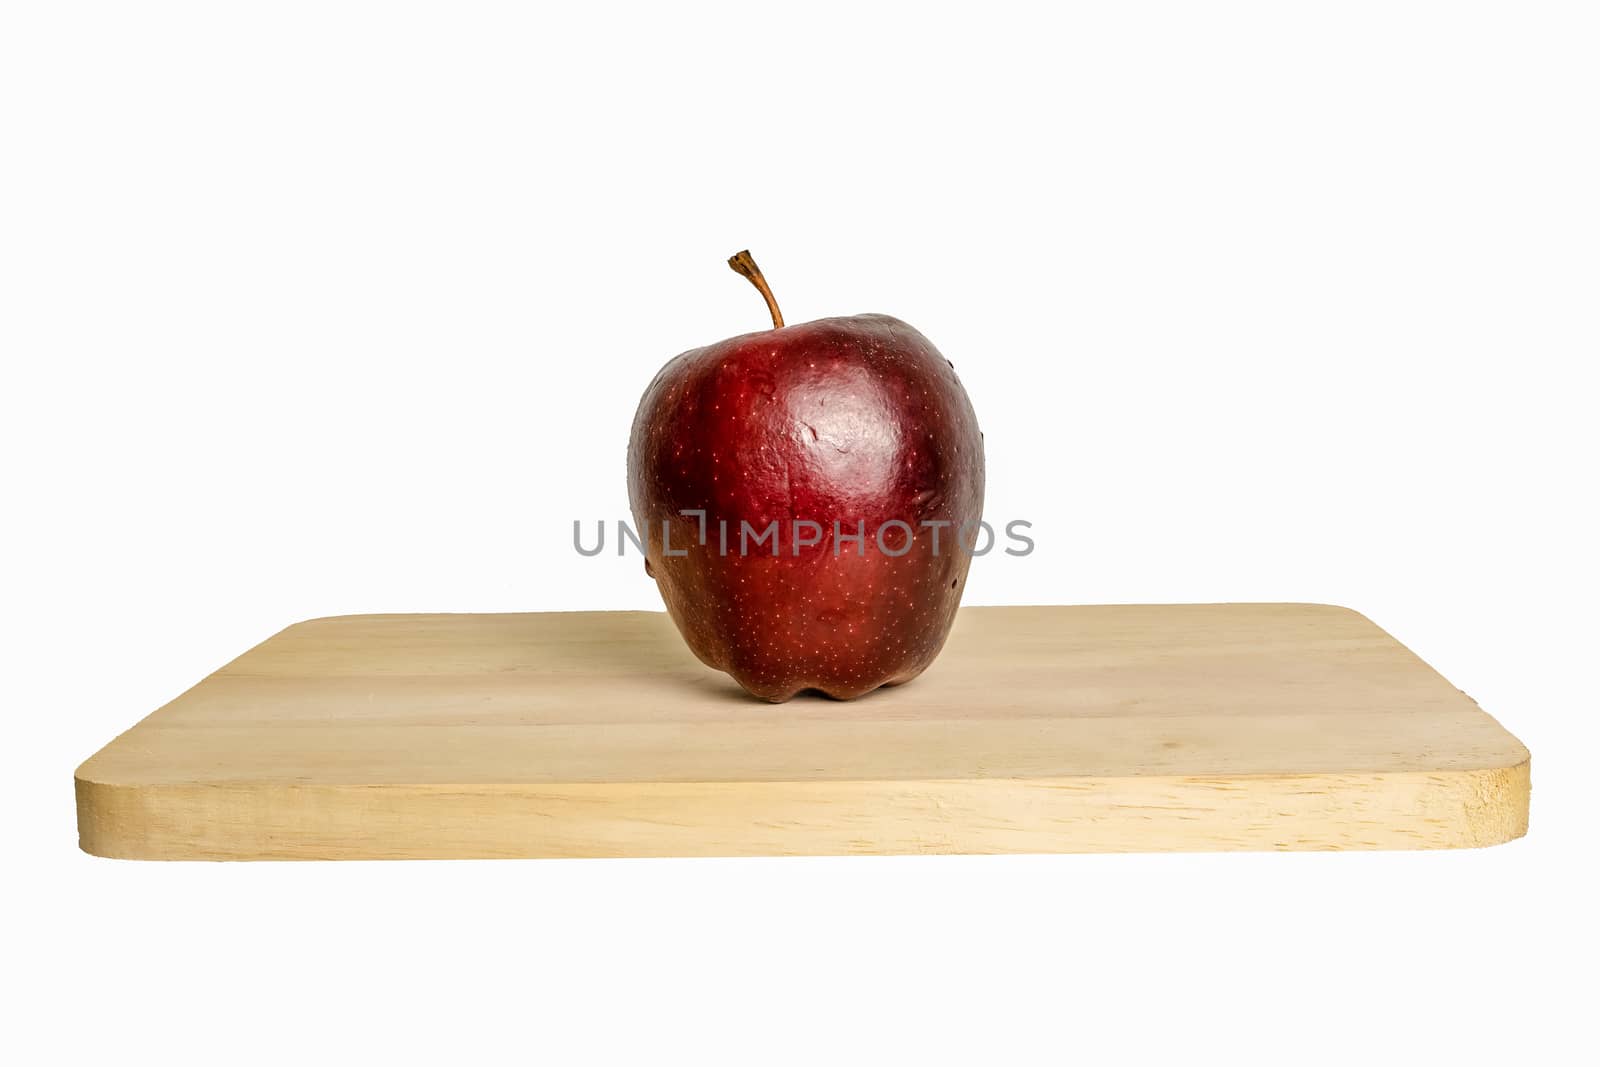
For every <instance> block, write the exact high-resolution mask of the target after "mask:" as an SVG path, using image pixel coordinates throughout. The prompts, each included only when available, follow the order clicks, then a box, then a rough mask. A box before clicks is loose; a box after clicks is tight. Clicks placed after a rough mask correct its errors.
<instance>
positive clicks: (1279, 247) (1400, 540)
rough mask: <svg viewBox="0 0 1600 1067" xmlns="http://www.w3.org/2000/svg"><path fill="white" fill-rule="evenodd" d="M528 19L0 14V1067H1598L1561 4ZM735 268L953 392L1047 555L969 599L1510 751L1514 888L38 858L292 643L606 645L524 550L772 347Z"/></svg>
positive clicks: (1490, 867)
mask: <svg viewBox="0 0 1600 1067" xmlns="http://www.w3.org/2000/svg"><path fill="white" fill-rule="evenodd" d="M563 6H564V7H565V8H567V10H563V11H541V10H538V6H537V5H531V4H517V5H513V4H508V5H480V4H460V3H456V4H437V5H422V4H406V3H401V4H396V3H389V4H371V5H362V4H349V3H330V2H328V0H319V2H316V3H289V2H282V0H280V2H275V3H271V4H259V5H240V4H213V3H195V4H168V3H143V4H104V5H96V4H80V3H48V4H47V3H40V4H31V3H21V4H10V5H7V6H6V8H5V9H4V12H5V13H4V15H3V16H0V122H3V126H0V153H3V166H0V193H3V195H0V227H3V228H0V357H3V359H4V371H5V373H4V382H5V384H4V387H3V388H0V405H3V412H0V434H3V437H4V440H3V445H4V457H5V459H4V464H5V466H4V477H5V497H4V499H5V508H4V510H5V518H4V526H3V529H0V536H3V538H4V559H5V563H4V566H5V572H4V574H5V579H4V606H5V609H6V610H5V611H4V613H3V616H0V626H4V628H5V633H4V641H3V647H4V648H5V650H6V665H5V671H4V690H5V692H4V711H5V714H6V718H5V726H6V731H7V732H6V733H5V735H4V740H3V745H4V752H5V753H6V756H7V758H6V760H5V775H4V778H3V788H4V789H5V797H4V811H5V815H6V824H5V839H6V847H5V850H4V854H5V857H6V859H7V860H8V861H10V862H9V863H8V864H7V866H8V867H9V871H8V874H7V876H6V886H7V888H6V895H7V896H8V897H9V898H10V902H9V904H8V905H7V907H6V913H7V917H8V922H7V933H6V935H5V944H4V947H3V948H0V959H3V961H4V962H3V967H4V974H5V980H6V982H7V984H8V985H9V986H10V987H11V988H10V991H9V992H8V993H7V995H6V1001H7V1014H8V1015H10V1016H11V1021H10V1022H9V1023H8V1024H7V1027H6V1029H5V1030H4V1031H3V1032H0V1042H3V1043H5V1044H8V1045H13V1046H18V1047H19V1048H22V1049H24V1050H25V1054H24V1056H23V1057H22V1058H21V1059H18V1058H16V1057H15V1056H9V1057H7V1058H8V1059H11V1060H12V1061H13V1062H30V1063H32V1062H66V1061H67V1060H69V1059H71V1060H79V1061H87V1058H88V1057H90V1056H92V1055H94V1056H99V1057H101V1058H102V1059H103V1060H104V1061H106V1062H109V1060H110V1058H111V1057H122V1056H126V1057H130V1058H131V1060H130V1061H137V1060H139V1059H142V1058H151V1059H158V1060H160V1061H162V1062H169V1063H203V1062H224V1060H219V1059H218V1057H226V1060H231V1061H232V1062H258V1061H259V1062H268V1061H276V1062H283V1061H285V1060H288V1061H290V1062H310V1063H316V1062H333V1061H336V1060H340V1059H344V1058H345V1057H360V1059H359V1062H405V1061H410V1060H424V1059H432V1060H433V1061H434V1062H440V1061H443V1060H444V1058H445V1057H449V1062H483V1061H494V1062H499V1061H510V1060H518V1061H525V1060H528V1059H530V1058H532V1057H535V1056H538V1057H543V1059H544V1061H545V1062H551V1063H575V1062H623V1063H647V1062H667V1061H672V1060H674V1059H677V1058H680V1057H686V1058H688V1059H690V1060H692V1061H695V1062H718V1061H720V1062H738V1063H767V1062H783V1061H786V1060H790V1059H795V1060H802V1059H805V1060H810V1061H812V1062H818V1061H820V1062H829V1061H836V1060H844V1061H856V1060H861V1061H875V1062H885V1063H893V1062H929V1061H941V1060H946V1059H949V1060H952V1061H961V1062H994V1061H997V1059H998V1058H1000V1057H1005V1058H1014V1059H1017V1060H1024V1059H1026V1060H1035V1059H1039V1060H1043V1059H1047V1058H1048V1059H1057V1060H1059V1059H1062V1058H1065V1057H1070V1058H1071V1059H1072V1060H1073V1061H1074V1062H1080V1063H1100V1062H1113V1063H1114V1062H1128V1061H1130V1060H1132V1061H1139V1060H1146V1061H1149V1060H1152V1059H1154V1058H1156V1057H1158V1056H1159V1057H1167V1058H1169V1059H1172V1060H1174V1061H1176V1060H1177V1059H1178V1058H1180V1057H1181V1059H1182V1061H1183V1062H1190V1061H1195V1060H1198V1061H1201V1062H1204V1061H1206V1060H1207V1059H1210V1058H1221V1059H1226V1060H1229V1061H1233V1062H1251V1061H1263V1062H1283V1061H1284V1060H1289V1061H1300V1062H1317V1061H1319V1060H1322V1059H1325V1058H1326V1059H1330V1060H1334V1061H1337V1060H1340V1059H1343V1060H1345V1061H1346V1062H1348V1061H1349V1060H1350V1059H1351V1058H1354V1057H1362V1058H1363V1059H1365V1060H1366V1061H1368V1062H1397V1061H1399V1060H1402V1059H1411V1060H1413V1061H1417V1062H1422V1061H1423V1060H1424V1058H1426V1060H1427V1061H1434V1060H1438V1061H1453V1062H1457V1063H1460V1062H1480V1061H1481V1062H1506V1061H1508V1060H1512V1061H1518V1062H1556V1061H1557V1060H1560V1059H1568V1060H1569V1061H1570V1057H1571V1056H1573V1055H1574V1054H1575V1050H1576V1048H1577V1047H1579V1046H1580V1045H1581V1044H1583V1043H1587V1044H1588V1045H1589V1046H1590V1047H1591V1048H1592V1046H1593V1043H1594V1032H1593V1029H1592V1026H1593V1024H1592V1023H1589V1022H1584V1021H1581V1020H1580V1018H1579V1012H1580V1011H1587V1010H1589V1009H1592V1007H1593V1000H1594V992H1595V972H1594V966H1595V964H1594V959H1595V951H1596V949H1597V947H1600V946H1597V944H1596V938H1595V927H1594V920H1593V914H1594V913H1593V908H1592V895H1593V892H1594V883H1593V881H1592V879H1591V878H1590V876H1589V863H1590V861H1591V850H1592V848H1593V845H1594V816H1595V814H1596V812H1595V804H1594V801H1593V796H1594V791H1595V788H1596V787H1595V778H1596V766H1595V763H1594V760H1595V749H1594V748H1593V746H1594V744H1595V742H1596V740H1597V737H1596V730H1595V725H1594V723H1595V717H1596V715H1597V712H1600V708H1597V707H1596V704H1597V701H1596V697H1595V683H1594V662H1595V653H1594V650H1595V647H1596V639H1597V637H1600V634H1597V625H1596V615H1595V604H1596V599H1595V598H1596V594H1597V593H1600V588H1597V581H1596V568H1595V562H1594V561H1595V556H1594V548H1595V544H1596V538H1597V533H1600V531H1597V529H1596V522H1595V514H1594V502H1595V481H1596V478H1595V461H1596V458H1597V451H1600V450H1597V441H1596V432H1595V405H1596V400H1595V390H1594V374H1593V370H1594V367H1595V361H1596V357H1597V355H1600V344H1597V335H1600V329H1597V316H1596V299H1595V297H1596V292H1597V291H1600V290H1597V284H1600V256H1597V249H1600V209H1597V205H1600V195H1597V191H1600V165H1597V152H1596V131H1597V128H1600V127H1597V117H1600V116H1597V111H1600V108H1597V106H1596V105H1597V101H1600V77H1597V73H1596V72H1597V69H1600V64H1597V63H1596V55H1597V54H1600V35H1597V33H1596V23H1595V16H1594V11H1593V8H1592V7H1586V6H1585V5H1581V4H1573V5H1559V4H1539V3H1532V4H1492V5H1491V4H1476V3H1466V4H1463V3H1450V4H1415V3H1393V2H1390V3H1380V4H1366V3H1351V2H1345V3H1338V4H1325V5H1315V6H1311V5H1295V4H1282V3H1263V4H1232V3H1205V4H1183V5H1171V6H1167V5H1150V4H1143V3H1117V4H1106V5H1094V6H1093V7H1088V6H1085V7H1079V6H1062V5H1040V6H1038V7H1028V6H1017V5H1010V4H997V3H985V4H963V5H954V6H951V7H949V8H941V7H939V6H938V5H932V4H926V3H923V4H906V5H872V4H860V3H854V4H843V5H837V6H835V5H829V4H816V3H812V4H791V5H759V4H752V3H742V4H727V5H689V6H685V5H679V4H661V5H650V6H639V7H628V6H625V5H614V4H606V5H592V6H585V5H577V4H572V5H563ZM744 247H749V248H751V249H752V250H753V251H754V252H755V255H756V257H757V258H758V259H759V261H760V262H761V264H762V265H763V266H764V267H765V268H766V271H767V274H768V277H769V278H770V280H771V281H772V284H773V286H774V287H775V289H776V290H777V293H778V296H779V299H780V300H781V302H782V304H783V307H784V309H785V311H786V313H787V314H788V317H789V319H790V321H802V320H805V319H808V318H814V317H819V316H823V315H832V314H846V313H852V312H857V311H868V310H872V311H883V312H887V313H890V314H894V315H897V316H900V317H901V318H904V319H906V320H907V321H909V322H911V323H913V324H914V325H916V326H917V327H919V328H920V329H921V330H922V331H923V332H924V333H926V334H927V335H928V336H929V337H931V338H932V339H933V340H934V342H935V343H936V344H938V345H939V346H940V347H941V348H942V349H943V351H944V352H945V354H946V355H948V356H949V357H950V358H952V359H953V360H954V361H955V363H956V366H957V368H958V369H959V371H960V373H961V375H962V378H963V380H964V382H965V384H966V386H967V388H968V390H969V392H970V394H971V396H972V399H973V402H974V404H975V406H976V408H977V411H978V414H979V417H980V421H981V423H982V425H983V427H984V429H985V432H986V435H987V446H988V463H989V498H988V507H987V511H988V514H989V515H990V517H991V518H995V517H999V518H1002V519H1006V518H1014V517H1025V518H1028V519H1030V520H1032V521H1033V522H1034V523H1035V531H1034V533H1035V535H1036V539H1037V541H1038V545H1039V548H1038V551H1037V552H1036V553H1035V554H1034V555H1032V556H1031V557H1028V558H1025V559H1014V558H1011V557H1006V556H1003V555H999V554H996V555H993V556H990V557H989V558H987V559H985V560H982V561H979V562H978V563H977V564H976V565H975V567H974V570H973V573H972V578H971V583H970V586H969V590H968V594H967V599H968V601H969V602H972V603H980V604H981V603H1029V602H1032V603H1053V602H1060V603H1090V602H1119V601H1121V602H1140V601H1146V602H1166V601H1217V600H1230V601H1234V600H1272V601H1276V600H1292V601H1322V602H1333V603H1342V604H1348V605H1350V606H1352V607H1356V608H1358V609H1359V610H1361V611H1363V612H1364V613H1366V614H1367V615H1369V616H1370V617H1371V618H1373V619H1374V620H1376V621H1377V622H1378V623H1379V624H1380V625H1382V626H1384V627H1385V628H1387V629H1388V630H1390V631H1391V632H1392V633H1394V634H1395V635H1396V636H1398V637H1399V638H1401V639H1402V640H1403V641H1405V642H1407V643H1408V644H1409V645H1410V646H1411V647H1412V648H1414V649H1415V650H1416V651H1417V652H1418V653H1420V654H1421V655H1422V656H1423V657H1424V658H1425V659H1427V660H1428V661H1429V662H1431V663H1432V664H1433V665H1434V666H1436V667H1437V668H1439V669H1440V670H1441V671H1442V672H1443V673H1444V674H1445V675H1446V676H1447V677H1448V678H1450V679H1451V680H1452V681H1453V682H1455V683H1456V684H1458V685H1459V686H1461V687H1462V688H1463V689H1465V690H1466V691H1467V692H1468V693H1470V694H1472V696H1474V697H1475V698H1477V699H1478V700H1479V701H1480V702H1481V703H1482V704H1483V705H1484V707H1485V708H1487V709H1489V710H1490V711H1491V712H1493V713H1494V714H1496V715H1497V716H1498V717H1499V718H1500V719H1501V721H1503V722H1504V723H1505V724H1506V725H1507V726H1508V727H1509V728H1511V729H1512V730H1513V731H1514V732H1515V733H1517V734H1518V735H1519V736H1520V737H1521V738H1522V739H1523V740H1524V741H1525V742H1526V743H1527V744H1528V745H1529V747H1530V748H1531V749H1532V750H1533V753H1534V779H1535V792H1534V804H1533V821H1532V830H1531V832H1530V834H1529V835H1528V837H1527V838H1526V839H1524V840H1522V841H1518V842H1515V843H1513V844H1510V845H1506V846H1503V847H1499V848H1494V849H1489V850H1483V851H1475V852H1461V853H1439V854H1348V855H1338V854H1331V855H1209V856H1207V855H1201V856H1125V857H1011V858H975V857H950V858H890V859H837V860H829V859H817V860H779V859H772V860H727V861H718V860H697V861H682V862H678V861H597V862H579V861H570V862H501V863H453V864H446V863H414V864H358V863H352V864H306V865H271V864H256V865H206V864H136V863H117V862H109V861H103V860H96V859H92V858H90V857H88V856H85V855H82V854H80V853H78V852H77V851H76V849H75V826H74V814H73V806H72V789H71V780H72V771H73V768H74V767H75V766H76V764H77V763H78V762H80V761H81V760H82V759H84V758H85V757H87V756H88V755H90V754H91V753H92V752H93V751H94V750H95V749H96V748H98V747H99V746H100V745H101V744H103V743H105V742H106V741H108V740H109V739H110V738H111V737H113V736H114V735H115V734H116V733H117V732H119V731H120V730H122V729H124V728H126V727H127V726H128V725H130V724H131V723H132V722H134V721H135V720H136V719H138V718H139V717H141V716H142V715H144V714H146V713H147V712H149V711H151V710H152V709H154V708H156V707H157V706H159V705H160V704H162V703H163V702H165V701H166V700H168V699H170V698H172V697H173V696H175V695H176V694H177V693H179V692H180V691H182V690H183V689H185V688H186V687H188V686H189V685H190V684H192V683H193V682H194V681H196V680H197V679H199V678H200V677H201V676H202V675H203V674H205V673H206V672H208V671H210V670H212V669H214V668H216V667H217V666H219V665H220V664H222V663H223V662H225V661H226V660H228V659H230V658H231V657H232V656H234V655H236V654H237V653H239V652H241V651H242V650H244V649H245V648H246V647H248V646H249V645H251V644H253V643H255V642H257V641H259V640H261V639H263V638H265V637H266V636H268V635H269V634H271V633H273V632H274V631H276V630H278V629H280V628H282V627H283V626H285V625H287V624H289V623H292V622H294V621H296V620H298V619H302V618H306V617H311V616H321V615H329V614H338V613H346V612H378V611H442V610H448V611H485V610H540V609H573V608H624V607H656V606H658V599H657V596H656V593H655V591H654V588H653V586H652V584H651V583H650V582H649V581H648V580H647V579H646V578H645V576H644V574H643V571H642V566H641V564H640V562H639V560H638V558H637V557H636V556H634V557H630V558H629V559H627V560H624V561H618V560H616V559H615V558H614V557H611V556H604V557H600V558H597V559H580V558H578V557H577V556H576V555H575V554H574V553H573V551H572V549H571V547H570V537H571V528H570V523H571V520H572V519H573V518H575V517H579V516H582V517H584V518H586V519H594V518H599V517H602V516H604V517H611V518H619V517H622V516H623V515H624V514H625V513H626V506H627V505H626V496H625V489H624V484H623V454H624V445H625V442H626V438H627V432H628V425H629V421H630V419H631V417H632V413H633V409H634V405H635V404H636V403H637V400H638V397H639V394H640V393H641V392H642V390H643V388H644V386H645V384H646V383H647V382H648V381H649V379H650V377H651V375H652V374H653V373H654V372H655V370H656V369H657V367H659V366H660V364H661V363H663V362H664V361H665V360H666V359H667V358H669V357H670V356H672V355H673V354H675V353H677V352H679V351H680V350H683V349H686V348H690V347H694V346H697V345H700V344H704V343H708V342H710V341H714V340H717V339H719V338H721V337H724V336H727V335H729V334H733V333H739V332H744V331H747V330H752V329H758V328H760V327H761V326H762V325H763V322H764V315H765V313H764V311H763V309H762V306H761V303H760V300H759V298H758V297H757V296H756V294H755V293H754V292H752V291H751V290H750V288H749V286H747V285H746V284H745V283H744V282H742V281H740V280H739V279H738V278H737V277H735V276H734V275H733V274H732V273H731V272H729V270H728V269H727V267H726V266H725V265H724V262H723V261H724V259H725V258H726V257H727V256H728V255H729V254H730V253H732V252H734V251H736V250H738V249H740V248H744ZM1563 1048H1568V1049H1569V1051H1568V1052H1567V1053H1565V1054H1563V1053H1562V1051H1561V1050H1562V1049H1563ZM1530 1056H1531V1057H1532V1059H1531V1060H1530V1059H1527V1057H1530ZM344 1061H345V1062H352V1060H349V1059H344ZM118 1062H124V1061H123V1060H118Z"/></svg>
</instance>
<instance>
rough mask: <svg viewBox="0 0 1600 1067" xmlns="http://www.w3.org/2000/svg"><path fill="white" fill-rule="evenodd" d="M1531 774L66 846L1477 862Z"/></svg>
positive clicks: (673, 793) (104, 803)
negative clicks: (1356, 857) (1454, 854)
mask: <svg viewBox="0 0 1600 1067" xmlns="http://www.w3.org/2000/svg"><path fill="white" fill-rule="evenodd" d="M1530 767H1531V760H1528V759H1524V760H1523V761H1522V762H1520V763H1517V764H1514V765H1509V766H1501V767H1485V768H1481V769H1471V770H1452V771H1406V772H1372V773H1357V774H1333V773H1328V774H1299V775H1256V776H1214V777H1199V776H1188V777H1171V778H1163V777H1138V778H1081V779H1077V778H1074V779H962V780H940V781H835V782H828V781H811V782H709V783H607V784H589V783H583V784H572V785H533V786H530V785H510V784H507V785H478V786H413V785H303V784H296V783H291V782H282V783H244V782H241V783H212V784H172V785H119V784H113V783H103V782H97V781H94V780H92V779H90V778H88V777H85V776H83V775H82V774H81V773H80V775H79V776H78V777H77V778H76V780H75V791H76V797H77V809H78V834H79V847H80V848H81V849H82V850H83V851H84V852H87V853H89V854H90V855H94V856H100V857H105V858H112V859H143V860H268V859H276V860H290V859H302V860H311V859H492V858H520V859H535V858H552V859H553V858H605V857H646V856H662V857H665V856H680V857H684V856H781V855H909V854H1007V853H1095V852H1212V851H1330V850H1331V851H1339V850H1370V849H1380V850H1388V849H1441V848H1445V849H1448V848H1482V847H1486V846H1491V845H1497V844H1502V843H1505V842H1507V841H1511V840H1514V839H1516V838H1518V837H1521V836H1523V835H1524V834H1525V833H1526V832H1527V829H1528V803H1529V794H1530V781H1531V777H1530Z"/></svg>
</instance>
